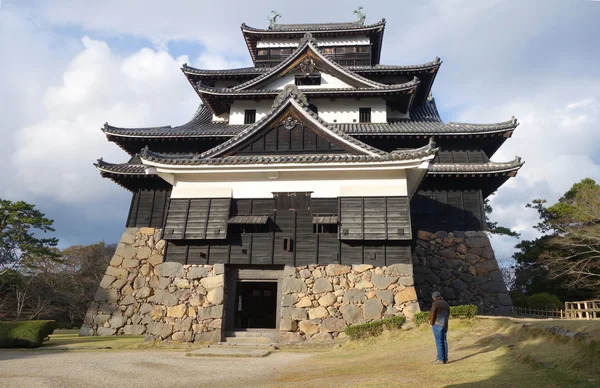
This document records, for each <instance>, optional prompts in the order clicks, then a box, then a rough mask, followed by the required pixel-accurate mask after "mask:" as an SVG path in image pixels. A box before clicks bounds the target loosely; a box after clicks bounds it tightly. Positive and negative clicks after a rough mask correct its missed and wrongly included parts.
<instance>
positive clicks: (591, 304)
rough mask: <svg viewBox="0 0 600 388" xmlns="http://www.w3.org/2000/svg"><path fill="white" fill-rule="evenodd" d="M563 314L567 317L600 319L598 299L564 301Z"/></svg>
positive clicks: (599, 302) (599, 301)
mask: <svg viewBox="0 0 600 388" xmlns="http://www.w3.org/2000/svg"><path fill="white" fill-rule="evenodd" d="M565 314H566V316H567V318H569V319H600V300H584V301H582V302H565Z"/></svg>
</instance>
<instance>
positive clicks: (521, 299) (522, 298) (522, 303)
mask: <svg viewBox="0 0 600 388" xmlns="http://www.w3.org/2000/svg"><path fill="white" fill-rule="evenodd" d="M509 294H510V299H512V302H513V306H515V307H527V295H525V294H523V293H522V292H521V291H511V292H509Z"/></svg>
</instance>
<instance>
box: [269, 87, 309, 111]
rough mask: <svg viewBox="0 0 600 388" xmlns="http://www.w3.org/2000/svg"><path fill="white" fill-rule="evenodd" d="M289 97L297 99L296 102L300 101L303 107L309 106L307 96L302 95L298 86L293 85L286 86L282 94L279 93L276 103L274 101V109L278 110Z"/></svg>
mask: <svg viewBox="0 0 600 388" xmlns="http://www.w3.org/2000/svg"><path fill="white" fill-rule="evenodd" d="M288 97H291V98H293V99H295V100H296V101H298V102H299V103H300V105H302V106H304V107H307V106H308V100H307V99H306V96H305V95H304V93H302V92H301V91H300V89H298V86H296V85H294V84H292V85H286V87H285V88H283V90H282V91H281V93H279V94H278V95H277V97H275V101H273V106H272V108H273V109H274V108H277V107H278V106H279V105H281V104H282V103H283V102H284V101H285V100H287V99H288Z"/></svg>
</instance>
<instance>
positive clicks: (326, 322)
mask: <svg viewBox="0 0 600 388" xmlns="http://www.w3.org/2000/svg"><path fill="white" fill-rule="evenodd" d="M346 326H348V325H347V324H346V321H344V320H343V319H339V318H325V319H323V322H321V331H322V332H327V333H335V332H340V331H344V329H345V328H346Z"/></svg>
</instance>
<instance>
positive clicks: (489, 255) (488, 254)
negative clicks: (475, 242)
mask: <svg viewBox="0 0 600 388" xmlns="http://www.w3.org/2000/svg"><path fill="white" fill-rule="evenodd" d="M481 257H483V258H484V259H486V260H492V259H494V257H495V256H494V250H493V249H492V247H485V248H483V252H481Z"/></svg>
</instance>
